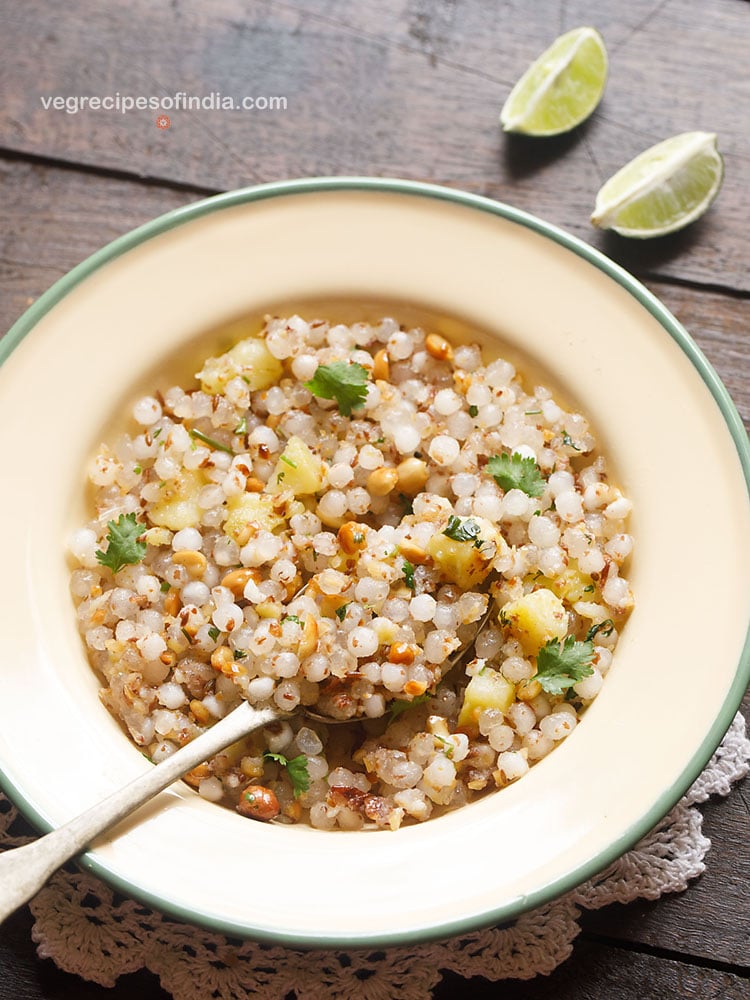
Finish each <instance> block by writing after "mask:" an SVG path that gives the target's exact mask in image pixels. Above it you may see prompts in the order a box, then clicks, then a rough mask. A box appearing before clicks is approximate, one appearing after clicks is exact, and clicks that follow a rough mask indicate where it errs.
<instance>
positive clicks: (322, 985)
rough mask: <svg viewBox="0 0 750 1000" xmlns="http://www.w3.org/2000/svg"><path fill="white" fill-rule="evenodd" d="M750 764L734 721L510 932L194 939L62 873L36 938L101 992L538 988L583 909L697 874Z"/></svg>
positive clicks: (185, 997) (342, 998)
mask: <svg viewBox="0 0 750 1000" xmlns="http://www.w3.org/2000/svg"><path fill="white" fill-rule="evenodd" d="M749 762H750V740H748V738H747V736H746V734H745V720H744V719H743V717H742V716H741V715H739V714H738V715H737V716H736V717H735V719H734V722H733V723H732V725H731V727H730V729H729V731H728V732H727V734H726V736H725V737H724V740H723V742H722V744H721V746H720V747H719V748H718V750H717V751H716V753H715V754H714V756H713V757H712V759H711V761H710V762H709V764H708V766H707V767H706V769H705V771H704V772H703V773H702V774H701V776H700V777H699V778H698V780H697V781H696V782H695V784H694V785H693V786H692V787H691V788H690V790H689V791H688V793H687V794H686V795H685V796H684V797H683V798H682V799H681V800H680V802H679V803H678V804H677V805H676V806H675V807H674V809H673V810H672V811H671V812H670V813H669V815H667V816H666V817H665V818H664V819H663V820H662V821H661V822H660V823H659V824H658V825H657V826H656V827H655V828H654V829H653V830H652V831H651V833H649V834H648V836H646V837H644V839H643V840H641V841H640V843H638V844H637V845H636V846H635V847H634V848H633V850H631V851H629V852H628V853H627V854H625V855H623V856H622V857H621V858H620V859H619V860H617V861H616V862H615V863H614V864H612V865H610V866H609V868H607V869H606V870H605V871H603V872H601V874H600V875H598V876H597V877H596V878H594V879H592V880H591V881H589V882H586V883H585V884H584V885H582V886H580V887H579V888H578V889H575V890H574V891H573V892H569V893H568V894H567V895H565V896H563V897H561V898H560V899H557V900H555V901H554V902H552V903H549V904H548V905H546V906H542V907H540V908H539V909H537V910H533V911H531V912H529V913H526V914H524V915H523V916H521V917H520V918H519V919H518V920H517V921H516V922H515V923H514V924H513V925H512V926H510V927H504V928H501V929H497V928H491V929H489V930H483V931H477V932H476V933H473V934H467V935H464V936H463V937H459V938H454V939H452V940H450V941H446V942H442V943H439V944H428V945H422V946H410V947H407V948H388V949H378V950H361V951H353V952H343V951H324V952H321V951H313V952H302V951H294V950H292V949H287V948H282V947H276V946H269V945H262V944H255V943H253V942H249V941H245V942H241V943H238V942H236V941H231V940H229V939H228V938H225V937H223V936H222V935H220V934H212V933H209V932H207V931H203V930H196V928H194V927H191V926H189V925H187V924H181V923H179V922H177V921H174V920H172V919H170V918H168V917H164V916H162V915H161V914H159V913H157V912H155V911H153V910H151V909H149V908H148V907H146V906H142V905H141V904H139V903H136V902H134V901H133V900H129V899H124V898H122V897H120V896H117V895H116V894H115V893H113V892H112V891H111V890H110V889H109V888H107V886H106V885H104V884H103V883H102V882H100V881H99V880H98V879H96V878H94V877H93V876H91V875H89V874H86V873H82V872H78V871H73V870H64V871H61V872H58V873H57V874H56V875H55V876H54V877H53V878H52V879H51V881H50V882H49V884H48V885H47V886H46V887H45V888H44V889H43V890H42V891H41V892H40V893H39V895H38V896H37V897H36V898H35V899H34V900H33V902H32V903H31V910H32V913H33V916H34V919H35V923H34V927H33V932H32V933H33V938H34V941H35V942H36V943H37V946H38V947H37V950H38V953H39V955H40V957H42V958H51V959H52V960H53V961H54V962H55V963H56V964H57V965H58V966H59V967H60V968H61V969H64V970H65V971H66V972H72V973H75V974H77V975H79V976H81V977H83V978H84V979H89V980H93V981H94V982H96V983H99V984H100V985H102V986H113V985H114V983H115V981H116V979H117V977H118V976H121V975H123V974H124V973H128V972H134V971H136V970H138V969H140V968H142V967H145V968H147V969H150V970H151V971H152V972H154V973H155V974H156V975H157V976H158V977H159V979H160V980H161V985H162V987H163V988H164V989H165V990H166V991H167V992H168V993H171V995H172V996H173V997H174V1000H206V998H209V997H210V998H214V1000H247V998H249V997H252V998H258V1000H279V998H281V997H285V996H286V995H287V994H288V993H290V992H293V993H294V995H295V996H296V997H297V1000H319V998H323V997H325V998H332V1000H389V998H390V997H393V996H398V997H402V998H403V1000H425V998H428V997H429V996H430V993H431V991H432V988H433V987H434V986H435V985H436V984H437V982H438V981H439V979H440V976H441V970H450V971H452V972H454V973H458V974H459V975H460V976H463V977H466V978H469V977H471V976H482V977H484V978H485V979H490V980H493V981H497V980H500V979H531V978H533V977H534V976H537V975H540V974H545V975H547V974H549V973H550V972H552V971H553V970H554V969H555V968H556V967H557V966H558V965H559V964H560V963H561V962H563V961H565V959H566V958H568V956H569V955H570V954H571V952H572V950H573V941H574V939H575V937H576V935H577V934H578V933H579V932H580V927H579V924H578V918H579V916H580V913H581V910H582V909H587V910H594V909H598V908H599V907H602V906H606V905H607V904H608V903H613V902H619V903H627V902H631V901H632V900H635V899H656V898H658V897H659V896H661V895H662V894H663V893H665V892H678V891H679V890H681V889H685V888H686V887H687V884H688V882H689V881H690V879H693V878H695V877H696V876H697V875H700V874H701V873H702V872H703V871H704V869H705V865H704V858H705V856H706V853H707V851H708V849H709V847H710V846H711V845H710V841H709V840H708V839H707V838H706V837H704V836H703V833H702V829H701V828H702V822H703V816H702V814H701V812H700V810H699V809H698V808H697V806H698V805H699V804H700V803H702V802H705V801H706V799H708V798H709V796H711V795H727V794H728V792H729V790H730V788H731V786H732V784H733V783H734V782H735V781H737V780H738V779H739V778H741V777H743V776H744V775H745V774H746V773H747V772H748V770H750V763H749ZM16 817H17V813H16V810H15V809H14V808H13V807H12V806H11V804H10V803H9V802H8V800H7V799H5V798H3V797H2V795H0V847H3V848H8V847H14V846H18V845H20V844H21V843H23V842H26V841H27V840H28V839H29V838H27V837H19V836H17V835H14V831H13V822H14V820H15V819H16Z"/></svg>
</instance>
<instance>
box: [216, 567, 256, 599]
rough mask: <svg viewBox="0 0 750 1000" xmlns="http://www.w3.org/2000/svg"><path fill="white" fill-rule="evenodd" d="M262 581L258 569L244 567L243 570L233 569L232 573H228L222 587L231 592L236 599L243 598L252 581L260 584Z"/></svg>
mask: <svg viewBox="0 0 750 1000" xmlns="http://www.w3.org/2000/svg"><path fill="white" fill-rule="evenodd" d="M260 579H261V575H260V573H259V572H258V570H257V569H251V568H250V567H247V566H243V568H242V569H233V570H232V571H231V573H227V575H226V576H225V577H224V579H223V580H222V581H221V585H222V587H226V588H227V589H228V590H231V591H232V593H233V594H234V596H235V597H242V595H243V593H244V591H245V587H246V586H247V585H248V583H249V582H250V581H251V580H252V581H253V582H254V583H260Z"/></svg>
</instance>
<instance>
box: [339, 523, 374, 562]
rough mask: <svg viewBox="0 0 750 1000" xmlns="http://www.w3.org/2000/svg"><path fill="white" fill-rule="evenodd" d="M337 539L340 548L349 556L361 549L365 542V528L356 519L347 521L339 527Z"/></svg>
mask: <svg viewBox="0 0 750 1000" xmlns="http://www.w3.org/2000/svg"><path fill="white" fill-rule="evenodd" d="M338 539H339V545H340V546H341V548H342V549H343V550H344V552H346V553H347V555H350V556H353V555H354V553H355V552H358V551H359V550H360V549H363V548H364V547H365V544H366V542H367V539H366V537H365V529H364V528H363V527H362V525H361V524H358V523H357V522H356V521H347V522H346V523H345V524H342V525H341V527H340V528H339V534H338Z"/></svg>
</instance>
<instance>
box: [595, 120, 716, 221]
mask: <svg viewBox="0 0 750 1000" xmlns="http://www.w3.org/2000/svg"><path fill="white" fill-rule="evenodd" d="M723 179H724V161H723V159H722V157H721V154H720V153H719V151H718V148H717V142H716V135H715V133H713V132H683V133H681V134H680V135H676V136H672V137H671V138H669V139H665V140H664V141H663V142H660V143H657V144H656V145H655V146H651V147H650V148H649V149H646V150H644V151H643V152H642V153H640V154H639V155H638V156H636V157H635V158H634V159H633V160H631V161H630V162H629V163H627V164H625V166H624V167H622V168H621V169H620V170H618V171H617V173H616V174H613V176H612V177H610V179H609V180H608V181H607V182H606V183H605V184H604V185H603V186H602V187H601V189H600V190H599V193H598V194H597V196H596V204H595V206H594V213H593V215H592V216H591V222H592V224H593V225H595V226H598V227H599V228H601V229H613V230H614V231H615V232H617V233H619V234H620V235H622V236H631V237H635V238H639V239H646V238H650V237H654V236H664V235H666V234H668V233H672V232H676V231H677V230H678V229H682V228H683V227H684V226H687V225H689V224H690V223H691V222H694V221H695V220H696V219H698V218H700V216H702V215H703V214H704V212H706V211H707V209H708V208H709V206H710V205H711V203H712V202H713V200H714V199H715V198H716V195H717V194H718V193H719V190H720V188H721V184H722V181H723Z"/></svg>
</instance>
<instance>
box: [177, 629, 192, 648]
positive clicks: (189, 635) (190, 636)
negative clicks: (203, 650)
mask: <svg viewBox="0 0 750 1000" xmlns="http://www.w3.org/2000/svg"><path fill="white" fill-rule="evenodd" d="M180 632H182V634H183V635H184V636H185V638H186V639H187V641H188V643H189V644H190V645H191V646H192V645H193V637H192V635H191V634H190V633H189V632H188V630H187V629H186V628H181V629H180Z"/></svg>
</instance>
